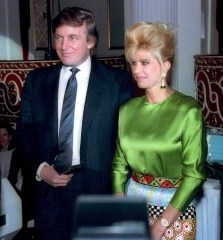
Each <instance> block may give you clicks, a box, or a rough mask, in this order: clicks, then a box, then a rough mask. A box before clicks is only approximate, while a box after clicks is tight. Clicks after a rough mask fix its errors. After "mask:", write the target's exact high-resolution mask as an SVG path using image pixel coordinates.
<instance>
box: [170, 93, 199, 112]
mask: <svg viewBox="0 0 223 240" xmlns="http://www.w3.org/2000/svg"><path fill="white" fill-rule="evenodd" d="M174 95H175V98H174V101H175V103H176V104H177V105H178V106H184V107H188V108H200V105H199V103H198V101H197V100H196V99H195V98H194V97H192V96H189V95H185V94H183V93H181V92H178V91H176V92H175V94H174Z"/></svg>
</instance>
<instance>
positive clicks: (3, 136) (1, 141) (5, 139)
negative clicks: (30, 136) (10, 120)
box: [0, 128, 11, 148]
mask: <svg viewBox="0 0 223 240" xmlns="http://www.w3.org/2000/svg"><path fill="white" fill-rule="evenodd" d="M10 140H11V136H10V134H9V132H8V130H7V129H6V128H0V146H1V148H7V147H8V145H9V142H10Z"/></svg>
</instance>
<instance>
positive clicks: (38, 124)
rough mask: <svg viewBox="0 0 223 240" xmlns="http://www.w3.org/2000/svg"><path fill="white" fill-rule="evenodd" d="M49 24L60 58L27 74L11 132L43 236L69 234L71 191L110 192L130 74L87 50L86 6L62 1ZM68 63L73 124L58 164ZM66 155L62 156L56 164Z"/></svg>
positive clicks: (93, 41)
mask: <svg viewBox="0 0 223 240" xmlns="http://www.w3.org/2000/svg"><path fill="white" fill-rule="evenodd" d="M52 28H53V33H54V39H55V43H54V44H55V50H56V52H57V55H58V57H59V58H60V60H61V62H62V63H61V64H57V65H56V66H52V67H48V68H43V69H37V70H34V71H31V72H30V74H29V75H28V77H27V80H26V82H25V85H24V88H23V92H22V101H21V113H20V119H19V122H18V125H17V137H18V139H19V141H18V142H19V149H20V152H21V153H22V156H23V160H24V166H25V169H26V172H28V174H29V176H31V177H32V178H36V180H35V226H36V228H37V230H38V231H39V232H40V235H41V239H47V240H54V239H58V240H66V239H70V233H71V229H72V215H73V214H75V213H74V203H75V198H76V197H77V196H79V195H80V194H109V193H111V181H110V169H111V161H112V158H113V154H114V150H115V142H116V132H117V119H118V111H119V108H120V106H121V105H122V104H123V103H124V102H126V101H127V100H128V99H130V98H131V97H132V86H131V81H132V80H131V77H130V75H129V74H128V73H127V72H125V71H121V70H118V69H114V68H110V67H108V66H106V65H102V64H99V63H98V62H97V61H96V60H95V59H93V58H91V55H92V54H93V52H94V50H95V47H96V46H97V41H98V33H97V30H96V24H95V20H94V17H93V15H92V13H91V12H90V11H88V10H85V9H82V8H76V7H72V8H65V9H64V10H62V11H61V12H60V14H59V15H58V16H57V17H56V18H55V19H54V20H53V22H52ZM71 67H75V68H78V70H77V73H76V75H75V76H76V81H77V93H76V100H74V101H75V102H76V104H75V110H74V114H73V115H74V125H73V130H72V131H71V130H69V131H68V132H72V134H71V135H72V141H71V142H72V147H70V148H72V163H71V164H70V167H69V169H67V168H64V169H65V170H61V169H60V164H61V163H60V164H58V163H59V162H60V160H61V153H63V154H66V153H67V152H68V151H70V149H68V150H63V149H62V147H61V146H60V141H61V140H60V136H61V135H62V134H63V133H61V132H60V129H61V128H63V127H62V125H63V121H65V120H62V119H63V117H62V115H63V111H64V110H63V105H64V104H65V101H64V100H63V99H64V98H65V97H64V96H65V95H66V93H65V92H66V85H67V82H68V79H69V78H70V75H71V71H70V68H71ZM63 101H64V103H63ZM74 101H72V102H74ZM68 105H71V104H68ZM73 108H74V107H73ZM69 112H70V111H69ZM70 122H71V121H70ZM66 131H67V130H66ZM67 134H68V133H67ZM67 138H68V137H66V139H67ZM66 160H67V159H66V157H62V165H63V161H64V162H66ZM71 166H72V167H71Z"/></svg>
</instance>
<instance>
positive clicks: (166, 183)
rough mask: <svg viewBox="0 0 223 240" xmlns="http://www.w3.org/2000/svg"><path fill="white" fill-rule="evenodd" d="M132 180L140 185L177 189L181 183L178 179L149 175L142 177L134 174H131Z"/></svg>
mask: <svg viewBox="0 0 223 240" xmlns="http://www.w3.org/2000/svg"><path fill="white" fill-rule="evenodd" d="M132 179H133V180H134V181H136V182H138V183H141V184H146V185H149V186H154V187H162V188H178V187H179V185H180V183H181V180H180V179H174V178H173V179H170V178H169V179H167V178H161V177H153V176H149V175H142V174H139V173H135V172H133V174H132Z"/></svg>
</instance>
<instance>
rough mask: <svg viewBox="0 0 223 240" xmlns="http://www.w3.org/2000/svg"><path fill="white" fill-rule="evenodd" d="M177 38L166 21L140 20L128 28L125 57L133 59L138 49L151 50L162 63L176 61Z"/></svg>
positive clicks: (128, 59) (129, 59)
mask: <svg viewBox="0 0 223 240" xmlns="http://www.w3.org/2000/svg"><path fill="white" fill-rule="evenodd" d="M175 45H176V38H175V34H174V32H173V30H172V29H171V27H170V26H169V25H167V24H165V23H159V22H157V23H151V22H139V23H136V24H134V25H132V26H131V27H129V28H128V30H127V32H126V34H125V57H126V59H127V61H128V62H131V61H132V60H133V57H134V55H135V53H136V52H137V51H138V50H146V51H149V52H150V53H151V54H153V56H154V57H155V58H156V59H157V61H158V62H159V63H160V64H161V65H162V64H163V63H164V62H166V61H169V62H170V63H171V65H172V64H173V61H174V55H175Z"/></svg>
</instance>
